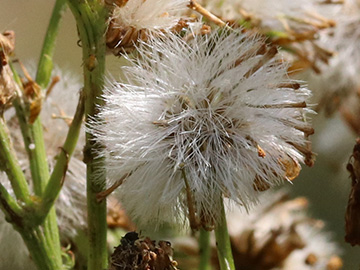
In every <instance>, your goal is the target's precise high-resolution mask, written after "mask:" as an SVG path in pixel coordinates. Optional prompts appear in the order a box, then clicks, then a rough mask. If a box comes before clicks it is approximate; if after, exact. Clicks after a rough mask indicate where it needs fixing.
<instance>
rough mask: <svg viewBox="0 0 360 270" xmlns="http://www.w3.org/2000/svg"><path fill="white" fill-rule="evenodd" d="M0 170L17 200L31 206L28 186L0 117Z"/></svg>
mask: <svg viewBox="0 0 360 270" xmlns="http://www.w3.org/2000/svg"><path fill="white" fill-rule="evenodd" d="M0 163H1V164H0V167H1V168H0V169H2V170H4V171H5V172H6V174H7V176H8V178H9V180H10V182H11V186H12V188H13V191H14V193H15V196H16V198H17V199H18V200H21V201H23V202H24V203H26V204H31V199H30V192H29V186H28V184H27V182H26V178H25V175H24V173H23V171H22V170H21V167H20V164H19V162H18V160H17V158H16V155H15V150H14V149H13V148H12V145H11V141H10V137H9V133H8V130H7V128H6V124H5V121H4V119H3V118H2V117H0Z"/></svg>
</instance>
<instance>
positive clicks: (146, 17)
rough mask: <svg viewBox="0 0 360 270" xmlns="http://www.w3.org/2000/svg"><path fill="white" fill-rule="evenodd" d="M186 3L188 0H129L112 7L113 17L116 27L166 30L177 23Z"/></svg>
mask: <svg viewBox="0 0 360 270" xmlns="http://www.w3.org/2000/svg"><path fill="white" fill-rule="evenodd" d="M188 3H189V1H188V0H146V1H144V0H130V1H128V2H127V3H126V4H125V5H124V6H121V7H116V8H115V9H114V11H113V19H114V20H115V22H116V26H118V27H134V28H135V29H148V30H150V31H153V30H160V29H161V30H168V29H170V28H172V27H173V26H175V25H176V24H177V22H178V21H179V19H180V13H181V12H182V11H184V10H185V9H186V8H187V4H188Z"/></svg>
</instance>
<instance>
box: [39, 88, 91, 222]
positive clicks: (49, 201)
mask: <svg viewBox="0 0 360 270" xmlns="http://www.w3.org/2000/svg"><path fill="white" fill-rule="evenodd" d="M84 103H85V102H84V97H83V93H82V92H81V93H80V97H79V103H78V106H77V108H76V112H75V115H74V118H73V120H72V122H71V125H70V128H69V131H68V134H67V136H66V140H65V143H64V146H63V147H62V149H61V152H60V154H59V155H58V157H57V161H56V164H55V167H54V170H53V172H52V174H51V176H50V179H49V182H48V184H47V186H46V189H45V192H44V194H43V196H42V203H41V206H40V211H41V212H40V213H39V214H40V217H41V218H42V217H44V216H46V215H47V214H48V212H49V211H50V209H51V207H52V206H53V205H54V202H55V200H56V198H57V197H58V195H59V193H60V191H61V187H62V185H63V183H64V178H65V174H66V171H67V166H68V164H69V161H70V158H71V156H72V154H73V152H74V150H75V147H76V143H77V141H78V138H79V133H80V128H81V124H82V122H83V117H84Z"/></svg>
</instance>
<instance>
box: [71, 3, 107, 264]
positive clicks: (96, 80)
mask: <svg viewBox="0 0 360 270" xmlns="http://www.w3.org/2000/svg"><path fill="white" fill-rule="evenodd" d="M68 3H69V6H70V8H71V10H72V12H73V14H74V17H75V19H76V22H77V26H78V30H79V35H80V40H81V45H82V49H83V63H84V91H85V117H86V120H87V119H88V118H89V117H91V118H96V119H98V117H97V112H98V107H99V106H101V105H102V104H103V101H102V99H101V98H100V96H101V94H102V90H103V83H104V72H105V54H106V46H105V31H106V16H107V10H106V9H105V7H104V4H103V3H102V1H95V0H93V1H79V0H68ZM98 120H99V121H100V119H98ZM94 141H95V138H94V136H93V135H91V134H89V133H87V134H86V145H85V150H84V161H85V163H86V165H87V207H88V233H89V253H88V270H100V269H106V268H107V261H108V257H107V249H106V231H107V224H106V200H103V201H102V202H98V201H97V200H96V194H97V193H99V192H102V191H104V190H105V187H106V176H105V173H104V172H103V167H104V166H103V162H104V161H103V159H102V158H96V157H95V152H97V151H99V150H100V149H101V147H102V146H101V145H100V144H95V143H94Z"/></svg>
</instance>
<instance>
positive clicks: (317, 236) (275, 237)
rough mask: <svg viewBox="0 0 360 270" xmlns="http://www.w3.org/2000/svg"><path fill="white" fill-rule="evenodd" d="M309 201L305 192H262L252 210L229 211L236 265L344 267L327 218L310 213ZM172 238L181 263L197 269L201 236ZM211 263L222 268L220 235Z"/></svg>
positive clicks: (305, 269) (307, 269)
mask: <svg viewBox="0 0 360 270" xmlns="http://www.w3.org/2000/svg"><path fill="white" fill-rule="evenodd" d="M307 206H308V202H307V200H306V199H305V198H296V199H289V198H288V196H287V195H286V194H285V193H284V192H278V193H273V192H269V193H267V194H264V195H262V196H261V198H260V203H259V205H258V206H256V207H255V208H254V209H253V211H251V213H249V214H248V213H244V212H243V211H239V209H233V210H231V211H229V212H228V213H227V217H228V227H229V234H230V240H231V246H232V252H233V256H234V260H235V267H236V269H261V270H270V269H273V270H275V269H276V270H280V269H281V270H287V269H293V270H336V269H337V270H339V269H341V267H342V261H341V259H340V258H339V257H338V256H337V254H339V249H338V247H337V246H336V244H335V243H333V242H332V241H331V240H330V236H329V234H328V233H327V232H325V231H324V230H323V227H324V223H323V222H322V221H320V220H314V219H311V218H310V217H309V216H308V214H307V211H306V210H307ZM173 242H174V250H175V255H176V256H177V258H179V260H178V262H179V267H180V268H184V269H195V267H196V265H197V264H198V259H199V258H198V254H199V250H198V247H197V243H196V241H194V239H192V240H191V239H190V238H188V237H186V238H178V239H175V240H174V241H173ZM181 255H182V256H181ZM184 255H187V256H184ZM181 258H183V259H181ZM191 260H192V261H191ZM212 263H213V264H214V266H215V267H216V269H218V266H216V265H217V252H216V247H215V241H213V242H212Z"/></svg>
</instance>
